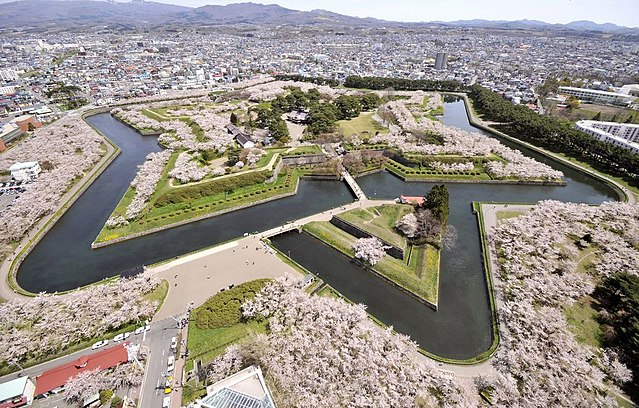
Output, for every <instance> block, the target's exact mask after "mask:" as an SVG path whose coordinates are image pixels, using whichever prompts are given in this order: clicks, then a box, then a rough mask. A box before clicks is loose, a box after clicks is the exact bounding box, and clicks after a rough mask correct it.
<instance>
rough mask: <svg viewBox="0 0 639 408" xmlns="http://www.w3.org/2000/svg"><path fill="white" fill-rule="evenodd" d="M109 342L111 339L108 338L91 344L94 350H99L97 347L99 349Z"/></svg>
mask: <svg viewBox="0 0 639 408" xmlns="http://www.w3.org/2000/svg"><path fill="white" fill-rule="evenodd" d="M107 344H109V340H108V339H106V340H101V341H98V342H97V343H93V345H92V346H91V349H92V350H97V349H99V348H101V347H104V346H106V345H107Z"/></svg>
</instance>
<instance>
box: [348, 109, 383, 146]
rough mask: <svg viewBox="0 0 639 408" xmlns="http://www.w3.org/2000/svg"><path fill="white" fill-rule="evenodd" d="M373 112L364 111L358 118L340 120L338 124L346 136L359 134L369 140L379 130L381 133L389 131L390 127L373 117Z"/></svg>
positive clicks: (361, 137)
mask: <svg viewBox="0 0 639 408" xmlns="http://www.w3.org/2000/svg"><path fill="white" fill-rule="evenodd" d="M373 114H374V113H373V112H363V113H360V114H359V116H358V117H356V118H353V119H349V120H340V121H338V122H337V126H338V127H339V129H340V130H341V131H342V133H343V134H344V136H347V137H348V136H353V135H357V136H359V138H360V139H363V140H368V138H370V137H372V136H375V133H377V132H379V133H381V134H386V133H388V132H389V130H388V128H387V127H384V126H382V125H380V124H379V123H378V122H377V121H376V120H375V119H373Z"/></svg>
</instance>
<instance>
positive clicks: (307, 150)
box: [284, 145, 322, 156]
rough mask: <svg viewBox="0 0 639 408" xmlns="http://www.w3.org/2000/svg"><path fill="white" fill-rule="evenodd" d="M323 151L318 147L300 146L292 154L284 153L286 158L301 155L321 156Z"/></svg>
mask: <svg viewBox="0 0 639 408" xmlns="http://www.w3.org/2000/svg"><path fill="white" fill-rule="evenodd" d="M321 153H322V149H321V148H320V147H319V146H318V145H310V146H300V147H297V148H295V149H293V150H291V151H290V152H286V153H284V156H296V155H301V154H321Z"/></svg>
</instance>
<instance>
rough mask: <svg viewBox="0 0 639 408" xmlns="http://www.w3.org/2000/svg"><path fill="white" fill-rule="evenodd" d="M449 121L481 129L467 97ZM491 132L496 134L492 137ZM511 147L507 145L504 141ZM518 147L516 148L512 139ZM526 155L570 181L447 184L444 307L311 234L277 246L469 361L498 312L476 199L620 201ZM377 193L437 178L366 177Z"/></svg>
mask: <svg viewBox="0 0 639 408" xmlns="http://www.w3.org/2000/svg"><path fill="white" fill-rule="evenodd" d="M442 120H443V122H444V123H446V124H448V125H451V126H456V127H459V128H462V129H465V130H469V131H473V132H481V131H480V130H479V129H476V128H474V127H472V126H471V125H470V124H469V123H468V118H467V116H466V111H465V108H464V104H463V101H461V100H454V101H450V102H448V103H446V105H445V116H444V117H443V118H442ZM486 135H488V136H490V134H487V133H486ZM504 144H506V143H505V142H504ZM508 145H509V146H510V147H513V148H514V147H516V146H514V145H512V144H508ZM522 151H523V153H525V154H526V155H529V156H532V157H534V158H535V159H537V160H541V161H544V162H546V163H547V164H549V165H551V166H552V167H554V168H556V169H558V170H561V171H562V172H564V174H565V175H566V181H567V183H568V184H567V185H566V186H524V185H505V184H503V185H500V184H457V183H447V187H448V190H449V191H450V217H449V224H450V225H452V226H453V227H454V228H455V230H456V231H457V240H456V242H455V244H454V246H452V247H450V248H445V249H444V250H443V252H442V256H441V274H440V287H439V305H438V306H439V310H438V311H436V312H435V311H433V310H432V309H430V308H428V307H427V306H424V305H423V304H422V303H420V302H418V301H417V300H416V299H414V298H412V297H411V296H409V295H407V294H405V293H404V292H402V291H400V290H398V289H397V288H395V287H393V286H392V285H389V284H387V283H385V282H384V281H383V280H381V279H380V278H377V277H376V276H374V275H373V274H371V273H370V272H367V271H366V270H365V269H364V268H362V267H360V266H358V265H356V264H355V263H353V262H350V261H349V260H348V259H347V258H346V257H344V256H342V255H340V254H339V253H338V252H337V251H335V250H333V249H331V248H328V247H327V246H325V245H324V244H322V243H321V242H320V241H319V240H317V239H315V238H313V237H311V236H310V235H307V234H297V233H289V234H285V235H282V236H278V237H275V238H273V239H272V241H273V243H274V245H275V246H276V247H278V248H279V249H280V250H282V251H284V252H285V253H288V252H290V256H291V257H292V258H293V259H294V260H295V261H297V262H299V263H300V264H301V265H303V266H304V267H306V268H307V269H309V270H310V271H312V272H314V273H317V274H318V275H319V276H320V277H321V278H322V279H323V280H324V281H325V282H327V283H328V284H330V285H331V286H333V287H335V288H336V289H337V290H339V291H340V292H341V293H342V294H344V295H345V296H346V297H348V298H349V299H350V300H352V301H353V302H356V303H364V304H366V305H367V306H368V311H369V312H370V313H371V314H373V315H374V316H375V317H377V318H378V319H380V320H381V321H382V322H384V323H386V324H388V325H393V326H394V328H395V329H396V330H397V331H399V332H401V333H404V334H407V335H410V337H411V338H412V339H413V340H414V341H416V342H417V343H418V344H419V345H420V346H421V347H422V348H423V349H425V350H427V351H429V352H431V353H434V354H436V355H439V356H442V357H447V358H454V359H468V358H472V357H475V356H477V355H479V354H481V353H482V352H484V351H486V350H487V349H488V348H489V347H490V344H491V342H492V329H491V324H492V321H491V314H490V308H489V299H488V292H487V287H486V283H485V281H484V271H483V269H482V268H483V266H482V256H481V246H480V243H479V231H478V227H477V220H476V217H475V216H474V215H473V213H472V209H471V202H472V201H496V202H522V203H533V202H537V201H539V200H543V199H555V200H561V201H572V202H581V203H588V204H598V203H601V202H602V201H606V200H613V199H616V198H617V197H616V195H615V194H614V192H613V191H612V189H610V188H609V187H608V186H606V185H605V184H603V183H600V182H599V181H597V180H595V179H593V178H591V177H589V176H587V175H584V174H582V173H579V172H576V171H574V170H572V169H571V168H568V167H566V166H563V165H559V164H557V163H556V162H554V161H551V160H546V159H545V158H544V157H540V156H539V155H538V154H535V153H534V152H530V151H528V150H522ZM358 182H359V185H360V187H361V188H362V189H363V190H364V192H365V193H366V195H367V196H368V197H369V198H379V199H392V198H395V197H399V196H400V194H406V195H424V193H425V192H426V191H427V190H429V189H430V188H431V187H432V186H433V185H434V184H435V183H406V182H403V181H401V180H400V179H398V178H396V177H395V176H393V175H391V174H390V173H385V172H384V173H377V174H373V175H370V176H366V177H363V178H360V179H358Z"/></svg>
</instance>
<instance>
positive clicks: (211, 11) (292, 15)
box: [170, 3, 381, 26]
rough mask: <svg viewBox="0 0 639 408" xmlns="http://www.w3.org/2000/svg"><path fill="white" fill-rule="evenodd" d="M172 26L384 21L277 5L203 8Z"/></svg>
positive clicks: (175, 19) (177, 19)
mask: <svg viewBox="0 0 639 408" xmlns="http://www.w3.org/2000/svg"><path fill="white" fill-rule="evenodd" d="M170 20H171V21H172V22H181V21H188V22H189V23H199V24H215V25H219V24H242V23H245V24H272V25H284V24H294V25H308V24H336V25H358V26H361V25H371V24H375V23H376V22H377V23H378V22H381V20H375V19H370V18H366V19H364V18H358V17H350V16H344V15H341V14H337V13H332V12H330V11H325V10H313V11H298V10H290V9H287V8H284V7H281V6H278V5H277V4H268V5H264V4H256V3H236V4H229V5H226V6H213V5H210V6H203V7H198V8H196V9H191V10H189V11H186V12H182V13H179V14H176V15H175V16H173V18H172V19H170Z"/></svg>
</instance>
